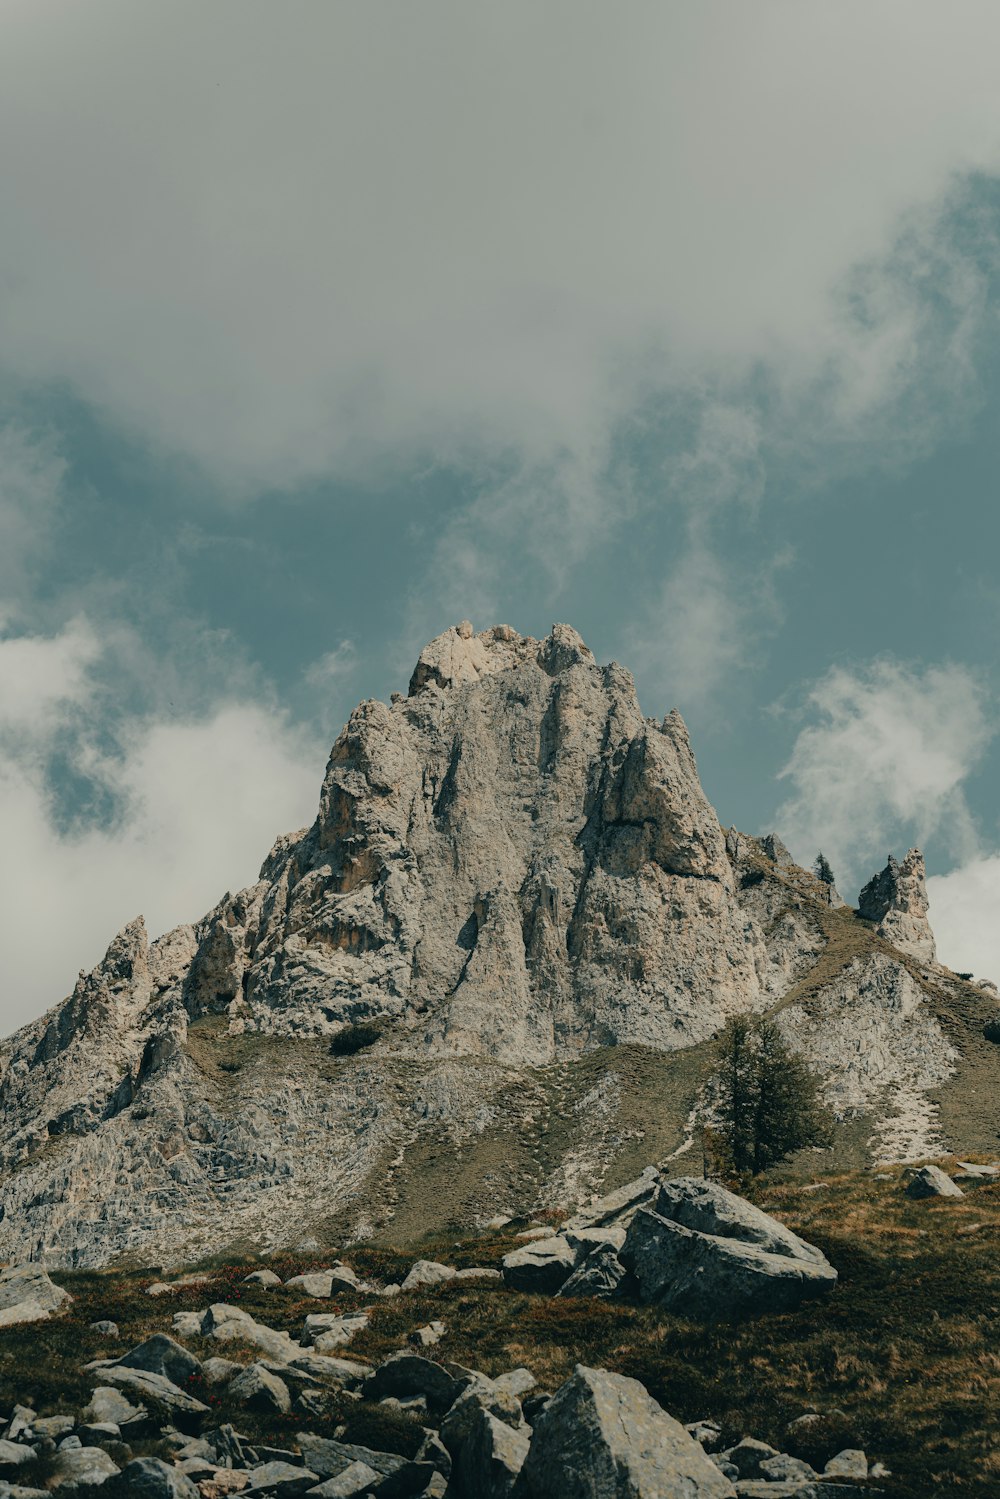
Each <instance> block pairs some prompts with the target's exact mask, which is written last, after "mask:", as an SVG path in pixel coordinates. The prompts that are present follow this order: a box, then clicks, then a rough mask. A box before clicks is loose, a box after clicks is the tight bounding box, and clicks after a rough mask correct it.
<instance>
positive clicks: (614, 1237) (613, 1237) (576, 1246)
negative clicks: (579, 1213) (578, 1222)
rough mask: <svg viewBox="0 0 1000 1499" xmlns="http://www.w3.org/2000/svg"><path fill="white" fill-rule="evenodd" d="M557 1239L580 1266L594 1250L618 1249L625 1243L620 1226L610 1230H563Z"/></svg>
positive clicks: (617, 1225)
mask: <svg viewBox="0 0 1000 1499" xmlns="http://www.w3.org/2000/svg"><path fill="white" fill-rule="evenodd" d="M559 1237H560V1238H561V1239H565V1240H566V1243H567V1244H568V1245H569V1247H570V1249H572V1251H573V1253H574V1254H575V1255H576V1263H577V1264H578V1265H582V1264H583V1262H584V1260H586V1259H589V1257H590V1256H591V1255H592V1254H593V1252H594V1250H595V1249H620V1248H621V1247H622V1245H623V1244H624V1243H625V1229H624V1228H623V1227H622V1226H621V1225H620V1224H612V1226H611V1227H610V1228H564V1229H563V1230H562V1232H561V1233H560V1235H559Z"/></svg>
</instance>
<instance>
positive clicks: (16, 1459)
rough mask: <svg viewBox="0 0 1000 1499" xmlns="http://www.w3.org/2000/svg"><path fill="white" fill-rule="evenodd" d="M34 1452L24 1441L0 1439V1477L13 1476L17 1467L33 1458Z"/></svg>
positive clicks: (21, 1466)
mask: <svg viewBox="0 0 1000 1499" xmlns="http://www.w3.org/2000/svg"><path fill="white" fill-rule="evenodd" d="M34 1456H35V1452H34V1448H33V1447H29V1446H28V1444H27V1443H26V1442H8V1441H6V1440H4V1441H0V1478H13V1477H15V1475H16V1474H17V1470H18V1468H23V1467H24V1465H25V1463H30V1462H32V1461H33V1460H34Z"/></svg>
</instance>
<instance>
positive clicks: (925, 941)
mask: <svg viewBox="0 0 1000 1499" xmlns="http://www.w3.org/2000/svg"><path fill="white" fill-rule="evenodd" d="M927 911H928V900H927V875H926V870H925V868H924V856H923V854H922V853H921V852H920V850H919V848H911V849H910V852H909V853H908V854H907V856H906V858H905V859H904V860H903V862H902V864H897V862H896V860H895V859H894V858H893V856H892V854H890V855H889V861H888V863H887V864H886V866H885V868H884V869H882V870H880V871H879V873H878V874H876V875H873V876H872V878H871V879H870V880H869V881H868V884H867V885H866V886H865V888H864V889H863V890H862V892H861V894H860V895H859V896H858V914H859V915H860V916H863V917H864V919H865V920H866V921H874V922H876V923H877V924H878V931H879V935H880V936H881V937H884V938H885V939H886V941H887V942H891V943H892V944H893V946H894V947H898V948H899V950H900V951H901V952H905V953H909V954H910V955H911V956H912V957H914V958H919V959H920V960H921V962H924V963H933V961H934V955H935V954H934V933H933V932H932V931H931V925H930V922H929V921H928V919H927Z"/></svg>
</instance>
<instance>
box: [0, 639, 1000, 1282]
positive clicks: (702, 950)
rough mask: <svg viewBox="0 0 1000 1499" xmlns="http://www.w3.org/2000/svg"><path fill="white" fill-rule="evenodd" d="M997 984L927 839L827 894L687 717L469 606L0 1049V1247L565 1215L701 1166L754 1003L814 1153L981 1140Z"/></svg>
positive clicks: (584, 658) (151, 1247)
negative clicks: (808, 1077) (185, 906)
mask: <svg viewBox="0 0 1000 1499" xmlns="http://www.w3.org/2000/svg"><path fill="white" fill-rule="evenodd" d="M995 1011H996V995H995V991H993V990H992V989H991V988H988V987H986V986H982V987H981V986H978V985H976V984H974V983H970V982H968V981H966V980H963V979H960V978H959V977H958V976H957V975H955V974H953V973H951V972H950V971H949V970H947V969H946V968H944V967H942V966H941V965H940V964H939V963H937V962H936V960H935V953H934V944H933V937H932V934H931V932H930V927H929V925H928V923H927V904H926V891H925V887H924V875H923V861H922V858H921V856H920V855H919V853H918V852H917V851H916V850H913V851H911V852H910V853H909V854H908V855H907V856H906V858H905V859H904V860H903V861H902V863H899V864H897V863H896V861H895V860H894V859H892V858H890V859H889V862H888V864H887V866H886V869H885V870H883V871H882V873H881V874H879V875H877V876H876V877H875V878H874V879H873V880H872V882H871V883H870V884H869V885H868V886H866V888H865V891H864V892H863V893H862V898H861V902H860V905H859V908H858V909H857V910H854V909H853V908H851V907H850V906H846V905H845V904H844V903H843V901H842V900H841V899H840V897H839V896H838V895H837V893H836V891H835V890H834V889H833V887H832V886H831V885H829V884H826V883H823V882H822V881H820V880H818V879H816V878H815V877H814V876H813V875H812V874H810V873H808V872H807V871H805V870H803V869H800V868H799V867H798V866H797V865H796V864H795V863H794V861H793V860H792V858H791V856H790V855H789V854H788V851H787V849H785V848H784V845H783V844H782V843H781V841H780V838H778V837H777V836H776V835H769V836H767V837H766V838H763V839H758V838H755V837H751V836H748V835H746V834H743V833H740V832H737V831H736V830H735V829H730V830H728V832H727V831H724V830H723V828H722V827H721V826H720V823H719V820H718V818H717V816H716V814H715V812H714V811H713V809H712V807H711V806H710V804H709V802H708V800H707V799H706V797H705V794H704V792H703V790H702V788H701V785H700V783H699V780H698V774H697V770H696V766H695V761H694V756H693V754H692V750H691V746H690V743H689V740H688V734H687V731H686V729H685V726H684V723H683V721H682V720H681V718H680V716H679V715H678V714H677V713H676V712H673V713H670V714H668V715H667V717H666V718H664V719H662V720H651V719H648V718H644V717H643V715H642V713H641V711H640V708H639V704H638V701H637V698H636V694H635V689H634V686H633V682H632V679H631V677H630V676H629V674H628V672H627V671H625V670H624V669H623V668H622V667H620V666H618V665H616V664H611V665H607V666H602V665H599V664H598V663H597V661H595V659H594V657H593V655H592V654H591V652H590V651H589V650H588V648H587V647H586V645H585V644H584V643H583V641H582V640H581V639H580V637H579V636H578V635H577V634H576V633H575V631H573V630H572V629H570V628H569V627H568V626H565V625H556V626H555V627H554V628H553V630H552V633H551V634H550V635H549V636H548V637H547V638H546V639H544V640H534V639H530V638H527V637H524V636H521V635H519V634H517V633H516V632H515V631H514V630H512V629H510V628H509V627H507V626H497V627H495V628H493V629H490V630H487V631H484V632H482V633H480V634H476V633H474V631H473V629H472V627H471V625H469V624H467V623H463V624H461V625H459V626H457V627H456V628H454V629H450V630H448V631H446V632H445V633H444V634H443V635H441V636H439V637H438V638H437V639H436V640H434V641H432V642H431V644H430V645H428V646H427V648H426V649H425V650H424V651H423V653H422V654H421V656H420V659H419V660H418V662H417V664H416V667H415V669H414V672H413V675H412V677H411V680H410V684H409V692H408V695H407V696H405V697H403V696H401V695H399V694H394V695H393V699H392V702H391V703H390V704H389V705H386V704H383V703H380V702H374V701H372V702H366V703H362V704H361V705H360V706H359V707H358V708H357V709H356V710H355V712H354V713H353V714H352V716H351V719H350V721H349V722H348V724H347V726H346V727H345V729H344V730H343V732H342V733H341V735H340V736H339V738H338V739H337V742H336V744H335V745H334V747H333V750H332V752H331V755H330V760H329V764H328V767H327V771H326V776H325V779H324V782H323V786H322V789H321V792H320V799H319V808H318V812H317V816H316V819H315V821H314V822H313V824H312V825H311V826H310V827H309V828H307V829H305V830H304V831H301V832H298V833H293V834H289V835H287V836H284V837H281V838H279V839H278V841H277V843H276V844H275V845H274V847H273V849H272V850H271V852H270V853H269V854H268V856H267V858H266V859H265V860H264V863H263V866H262V868H261V873H260V878H259V880H258V882H257V883H256V884H254V885H252V886H251V887H249V888H248V889H246V890H242V891H240V892H238V893H236V894H231V893H230V894H226V895H225V896H224V897H223V898H222V900H221V901H220V902H219V904H218V905H217V906H216V907H215V908H214V909H213V910H212V911H210V912H209V913H208V915H206V916H205V917H203V918H202V919H201V920H200V921H197V922H195V923H194V924H192V925H187V926H181V927H178V928H177V929H176V930H174V931H172V932H168V933H167V934H166V935H164V936H161V937H159V938H157V939H156V940H155V941H152V942H150V941H149V939H148V936H147V933H146V930H145V926H144V923H143V921H142V919H141V918H137V919H136V920H135V921H133V922H131V923H130V924H129V925H128V926H127V927H125V928H124V930H123V931H121V932H120V933H119V934H118V935H117V936H116V937H115V938H114V940H113V941H112V943H111V945H110V947H109V948H108V951H107V954H106V956H105V958H104V960H103V961H102V962H101V963H100V964H99V965H98V967H97V968H96V969H95V970H94V971H93V972H92V973H90V974H81V975H80V979H79V982H78V983H77V985H76V987H75V989H74V991H73V993H72V994H71V995H70V996H69V998H67V999H66V1000H64V1001H63V1002H62V1003H61V1004H59V1005H57V1006H56V1007H55V1008H54V1009H52V1010H51V1011H49V1012H48V1013H47V1014H46V1015H44V1016H42V1017H41V1018H40V1019H39V1020H37V1021H35V1022H34V1023H32V1024H31V1025H28V1026H26V1027H24V1029H22V1030H21V1031H19V1032H18V1033H17V1034H16V1035H14V1036H13V1037H11V1038H9V1039H8V1040H7V1041H5V1042H4V1043H3V1046H2V1053H0V1067H2V1078H0V1104H2V1111H3V1112H2V1123H0V1172H2V1175H0V1207H2V1220H0V1255H2V1256H3V1257H4V1258H6V1259H8V1260H11V1261H14V1262H16V1263H19V1264H23V1263H25V1262H27V1261H29V1260H34V1261H36V1262H38V1263H40V1264H47V1265H50V1266H56V1265H76V1266H97V1265H102V1264H107V1263H109V1262H111V1261H113V1260H118V1261H121V1260H122V1258H123V1257H124V1259H125V1260H126V1262H127V1261H134V1262H139V1263H150V1262H151V1261H153V1260H155V1261H157V1262H169V1261H171V1260H173V1261H175V1262H180V1261H181V1260H182V1259H185V1258H194V1257H196V1256H198V1255H205V1254H208V1253H212V1252H215V1251H218V1250H221V1249H224V1248H227V1247H231V1246H234V1245H238V1246H243V1247H245V1248H247V1249H251V1248H252V1249H254V1250H258V1251H260V1250H267V1249H269V1248H274V1247H276V1246H287V1245H292V1244H295V1243H300V1244H304V1245H309V1244H315V1245H317V1246H321V1245H324V1244H328V1243H333V1242H344V1241H345V1240H346V1239H348V1238H352V1239H354V1240H357V1239H358V1238H365V1237H369V1238H376V1239H378V1238H379V1237H384V1236H386V1235H388V1234H391V1235H392V1236H394V1237H395V1238H396V1239H397V1241H398V1242H402V1241H404V1240H405V1239H406V1237H407V1236H408V1235H409V1236H410V1237H411V1238H412V1237H414V1236H416V1235H418V1234H420V1233H423V1232H426V1231H427V1230H428V1229H431V1228H443V1227H446V1226H449V1225H457V1226H476V1225H477V1224H483V1223H485V1222H487V1221H488V1220H490V1219H492V1218H494V1217H496V1216H497V1215H510V1214H512V1213H524V1212H539V1211H544V1210H546V1209H549V1208H562V1209H566V1210H572V1209H574V1208H577V1207H579V1205H580V1204H581V1203H584V1202H586V1201H587V1200H588V1199H589V1198H590V1197H591V1196H593V1195H594V1194H595V1193H603V1192H607V1191H608V1190H609V1189H612V1188H614V1187H616V1186H619V1185H620V1184H621V1183H623V1182H627V1181H629V1180H631V1179H632V1178H634V1177H635V1175H636V1173H637V1171H638V1170H639V1169H640V1168H641V1167H642V1166H644V1165H645V1164H646V1163H647V1162H649V1161H650V1160H653V1161H657V1162H661V1163H662V1162H665V1161H668V1160H670V1159H673V1158H679V1162H680V1165H681V1166H683V1165H684V1157H685V1153H688V1155H687V1160H688V1169H690V1166H691V1165H697V1164H698V1163H697V1162H695V1161H694V1160H693V1158H692V1156H691V1155H690V1154H689V1153H690V1152H691V1150H692V1146H693V1142H694V1139H695V1136H696V1125H697V1120H698V1110H699V1107H700V1106H701V1105H700V1104H699V1091H698V1090H699V1085H700V1082H701V1080H702V1079H703V1076H704V1072H705V1068H706V1065H707V1062H708V1058H709V1047H710V1042H711V1038H712V1036H713V1035H714V1034H715V1032H717V1030H718V1029H719V1027H720V1026H721V1025H722V1024H723V1022H724V1021H725V1020H726V1018H727V1017H728V1016H731V1015H734V1014H737V1013H742V1012H768V1013H770V1014H772V1015H773V1016H774V1017H775V1018H776V1019H777V1021H778V1023H779V1024H780V1026H781V1028H782V1030H783V1032H784V1033H785V1036H786V1038H787V1040H788V1041H789V1042H790V1043H791V1044H792V1045H793V1046H795V1047H796V1048H797V1049H798V1050H800V1051H801V1052H802V1053H803V1054H804V1056H805V1058H806V1060H807V1061H808V1063H809V1064H810V1066H811V1067H812V1068H813V1069H814V1070H815V1071H816V1073H817V1074H818V1075H819V1077H820V1079H821V1081H822V1085H823V1089H824V1092H825V1095H826V1099H827V1102H828V1103H829V1104H830V1106H831V1108H832V1109H833V1110H834V1112H835V1114H836V1116H837V1118H838V1120H839V1121H840V1123H841V1125H842V1128H841V1129H840V1130H839V1131H838V1137H837V1142H836V1143H835V1146H834V1147H833V1154H832V1155H831V1156H830V1157H829V1158H830V1159H831V1160H837V1161H841V1162H842V1163H844V1164H846V1165H857V1164H859V1163H863V1162H865V1161H871V1160H876V1161H877V1160H892V1159H896V1160H905V1159H907V1158H918V1157H921V1156H927V1155H930V1154H940V1153H943V1152H945V1151H947V1150H953V1151H956V1152H964V1153H966V1154H975V1153H976V1152H990V1151H992V1150H994V1149H995V1145H996V1127H995V1121H994V1119H993V1114H992V1108H991V1104H990V1100H991V1099H992V1098H994V1097H995V1096H996V1092H997V1087H998V1084H1000V1048H998V1047H997V1046H995V1045H992V1044H991V1043H990V1042H989V1041H988V1040H987V1039H986V1038H985V1037H984V1034H983V1029H984V1026H987V1027H988V1025H989V1022H990V1021H991V1020H992V1019H993V1018H994V1016H995ZM682 1239H683V1240H684V1242H685V1243H687V1242H688V1241H687V1240H686V1239H685V1237H684V1234H680V1233H676V1232H674V1233H673V1234H672V1242H673V1243H674V1244H675V1246H676V1245H677V1244H679V1243H680V1241H681V1240H682ZM692 1252H693V1251H692ZM630 1255H631V1258H632V1259H633V1260H635V1262H636V1263H637V1264H638V1262H639V1258H640V1256H639V1251H638V1248H636V1249H635V1250H634V1252H633V1251H629V1253H628V1254H626V1256H625V1258H626V1260H628V1259H629V1256H630ZM612 1260H613V1261H614V1263H611V1261H612ZM615 1264H619V1262H618V1261H617V1259H615V1256H614V1255H611V1256H610V1257H608V1263H607V1265H606V1266H605V1269H606V1271H607V1273H609V1274H612V1275H613V1274H615V1273H617V1272H616V1271H615V1268H614V1265H615ZM619 1269H621V1266H620V1264H619ZM629 1273H632V1272H631V1271H630V1272H629Z"/></svg>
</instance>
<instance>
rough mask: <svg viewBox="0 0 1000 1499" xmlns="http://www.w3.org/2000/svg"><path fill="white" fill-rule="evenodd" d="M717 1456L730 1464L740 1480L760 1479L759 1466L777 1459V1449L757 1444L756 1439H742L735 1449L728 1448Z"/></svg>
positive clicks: (761, 1443)
mask: <svg viewBox="0 0 1000 1499" xmlns="http://www.w3.org/2000/svg"><path fill="white" fill-rule="evenodd" d="M719 1456H720V1457H721V1458H723V1459H724V1460H725V1461H726V1462H728V1463H732V1465H733V1467H734V1468H735V1469H736V1471H737V1472H738V1473H739V1475H740V1477H741V1478H760V1477H762V1476H764V1475H762V1474H761V1471H760V1465H761V1463H763V1462H767V1460H768V1459H769V1458H773V1457H779V1456H780V1453H779V1452H778V1449H777V1447H770V1446H768V1444H767V1442H758V1441H757V1439H756V1437H744V1438H743V1440H742V1441H741V1442H737V1444H736V1446H735V1447H729V1448H727V1449H726V1451H725V1452H720V1453H719Z"/></svg>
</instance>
